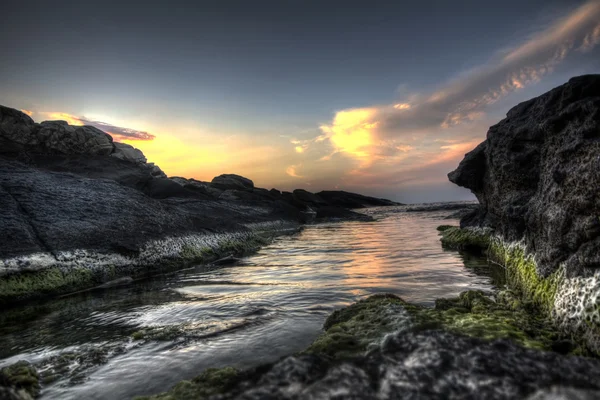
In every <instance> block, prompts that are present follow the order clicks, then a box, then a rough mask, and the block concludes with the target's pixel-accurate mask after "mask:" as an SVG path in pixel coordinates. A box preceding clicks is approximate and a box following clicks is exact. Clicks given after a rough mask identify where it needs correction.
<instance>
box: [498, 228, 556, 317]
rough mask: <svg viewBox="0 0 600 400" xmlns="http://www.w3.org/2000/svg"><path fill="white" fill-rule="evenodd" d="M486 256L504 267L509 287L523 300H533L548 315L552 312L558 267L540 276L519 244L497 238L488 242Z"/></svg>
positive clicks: (534, 264)
mask: <svg viewBox="0 0 600 400" xmlns="http://www.w3.org/2000/svg"><path fill="white" fill-rule="evenodd" d="M488 257H490V259H492V260H493V261H495V262H497V263H499V264H502V265H503V266H504V267H505V268H506V276H507V281H508V284H509V286H510V287H511V288H514V289H516V290H518V291H519V293H520V294H521V295H522V297H523V298H524V299H525V300H530V301H533V303H534V304H535V305H537V306H538V307H539V308H540V309H541V310H542V311H544V312H545V313H547V314H548V315H549V314H550V313H551V312H552V310H553V308H554V299H555V296H556V292H557V290H558V287H559V284H560V282H561V280H562V278H563V274H562V271H561V270H560V269H558V270H556V271H555V272H554V273H552V274H551V275H550V276H548V277H542V276H540V274H539V273H538V271H537V267H536V263H535V260H534V258H533V256H531V255H526V254H525V250H524V249H523V248H522V247H521V246H518V245H512V246H508V245H505V244H504V243H503V242H502V241H501V240H499V239H493V240H492V241H491V242H490V247H489V251H488Z"/></svg>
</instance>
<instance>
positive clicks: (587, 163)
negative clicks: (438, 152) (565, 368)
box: [442, 75, 600, 355]
mask: <svg viewBox="0 0 600 400" xmlns="http://www.w3.org/2000/svg"><path fill="white" fill-rule="evenodd" d="M448 177H449V179H450V180H451V181H452V182H454V183H456V184H458V185H460V186H464V187H466V188H469V189H471V191H472V192H473V193H474V194H475V195H476V196H477V198H478V200H479V203H480V207H479V208H478V209H477V210H476V211H475V212H473V213H470V214H468V215H466V216H464V217H463V218H462V219H461V227H462V228H463V229H462V232H461V231H455V232H452V231H451V230H447V231H444V232H442V236H443V237H442V243H444V241H445V242H446V243H450V244H452V245H453V247H459V248H460V247H464V245H465V244H466V245H473V244H475V246H476V247H484V251H485V252H487V254H488V257H490V258H491V259H493V261H494V262H496V263H499V264H502V265H503V266H504V267H505V268H506V276H507V280H508V283H509V284H510V285H511V286H512V287H514V288H515V289H517V290H518V291H519V292H520V293H521V295H522V297H523V299H524V300H526V301H531V302H532V303H533V304H535V305H536V307H538V309H539V310H540V312H541V313H543V314H544V315H547V316H549V317H551V318H552V320H553V321H554V323H555V324H556V325H557V326H559V327H560V328H561V329H562V331H564V332H566V333H568V334H569V335H571V337H572V338H574V339H575V340H576V341H579V342H582V343H585V345H586V346H587V347H588V349H589V350H590V351H591V352H592V353H593V354H596V355H600V217H599V216H600V196H599V195H598V193H599V187H600V75H586V76H580V77H576V78H573V79H571V80H569V82H567V83H565V84H564V85H562V86H559V87H557V88H555V89H553V90H551V91H549V92H547V93H545V94H543V95H541V96H539V97H537V98H534V99H531V100H529V101H526V102H524V103H521V104H519V105H517V106H516V107H514V108H512V109H511V110H510V111H509V112H508V114H507V117H506V118H505V119H504V120H502V121H500V122H499V123H498V124H496V125H494V126H492V127H491V128H490V129H489V131H488V133H487V138H486V140H485V141H484V142H483V143H481V144H480V145H479V146H477V147H476V148H475V149H474V150H473V151H471V152H470V153H468V154H467V155H465V158H464V160H463V161H462V162H461V163H460V165H459V166H458V168H457V169H456V170H455V171H453V172H451V173H449V174H448ZM481 239H484V240H481Z"/></svg>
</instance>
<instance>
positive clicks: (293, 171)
mask: <svg viewBox="0 0 600 400" xmlns="http://www.w3.org/2000/svg"><path fill="white" fill-rule="evenodd" d="M299 167H301V165H290V166H289V167H287V168H286V169H285V173H286V174H288V175H289V176H291V177H292V178H303V176H302V175H298V173H297V172H296V169H297V168H299Z"/></svg>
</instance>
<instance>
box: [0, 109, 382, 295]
mask: <svg viewBox="0 0 600 400" xmlns="http://www.w3.org/2000/svg"><path fill="white" fill-rule="evenodd" d="M356 196H357V195H353V194H351V193H348V194H342V195H339V196H338V197H336V200H335V202H333V203H332V202H330V201H328V200H327V198H321V197H320V196H318V195H315V194H312V193H309V192H306V191H294V193H290V192H283V193H282V192H280V191H278V190H275V189H272V190H267V189H261V188H256V187H254V183H253V182H252V181H251V180H250V179H247V178H244V177H241V176H238V175H233V174H226V175H221V176H218V177H216V178H214V179H213V181H212V182H201V181H197V180H194V179H185V178H178V177H173V178H168V177H167V176H166V175H165V174H164V173H163V172H162V171H161V170H160V168H159V167H158V166H156V165H154V164H152V163H148V162H147V160H146V157H145V156H144V154H143V153H142V152H141V151H139V150H137V149H135V148H133V147H132V146H129V145H127V144H123V143H115V142H113V140H112V137H111V136H110V135H108V134H106V133H104V132H102V131H100V130H98V129H96V128H94V127H90V126H71V125H69V124H67V123H66V122H64V121H46V122H42V123H41V124H38V123H35V122H34V121H33V120H32V119H31V118H30V117H29V116H27V115H25V114H23V113H22V112H20V111H18V110H14V109H11V108H7V107H2V106H0V237H1V238H2V240H0V304H2V303H6V302H11V301H14V300H17V299H25V298H31V297H38V296H42V295H49V294H56V293H64V292H69V291H73V290H80V289H84V288H88V287H92V286H95V285H98V284H102V283H104V282H106V281H109V280H112V279H116V278H119V277H123V276H133V277H137V276H144V275H146V274H149V273H155V272H157V271H161V270H164V269H172V268H177V267H181V266H182V265H185V264H186V263H189V262H198V261H209V260H212V259H215V258H218V257H220V256H224V255H227V254H230V253H242V252H244V251H247V250H250V249H253V248H256V246H258V245H260V244H261V243H264V240H265V236H270V235H273V234H276V233H278V232H281V231H286V230H289V229H297V228H298V226H299V225H300V224H302V223H306V222H311V221H313V220H315V218H316V219H319V218H320V219H327V218H343V219H359V220H360V219H368V217H366V216H365V215H363V214H358V213H355V212H352V211H349V210H347V209H346V208H342V207H338V204H340V205H342V206H347V204H355V200H354V199H355V198H356ZM359 197H360V196H359ZM338 198H341V200H342V201H341V202H340V201H339V200H338ZM344 198H347V199H348V200H347V201H345V202H344V201H343V200H344ZM369 202H371V203H369ZM362 203H364V204H363V205H381V204H393V203H392V202H386V201H383V200H379V199H373V198H367V197H365V198H364V199H362Z"/></svg>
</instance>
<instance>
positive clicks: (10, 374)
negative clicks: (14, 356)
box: [0, 361, 41, 400]
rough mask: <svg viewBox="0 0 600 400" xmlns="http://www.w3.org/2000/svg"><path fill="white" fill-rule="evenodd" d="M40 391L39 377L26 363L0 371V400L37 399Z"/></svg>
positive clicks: (20, 362)
mask: <svg viewBox="0 0 600 400" xmlns="http://www.w3.org/2000/svg"><path fill="white" fill-rule="evenodd" d="M40 389H41V387H40V382H39V375H38V373H37V371H36V369H35V368H34V367H33V366H32V365H31V364H30V363H28V362H27V361H18V362H16V363H15V364H12V365H9V366H8V367H4V368H2V369H0V395H3V397H0V398H2V399H5V398H7V399H22V400H25V399H31V398H35V397H38V395H39V394H40ZM4 396H6V397H4Z"/></svg>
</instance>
